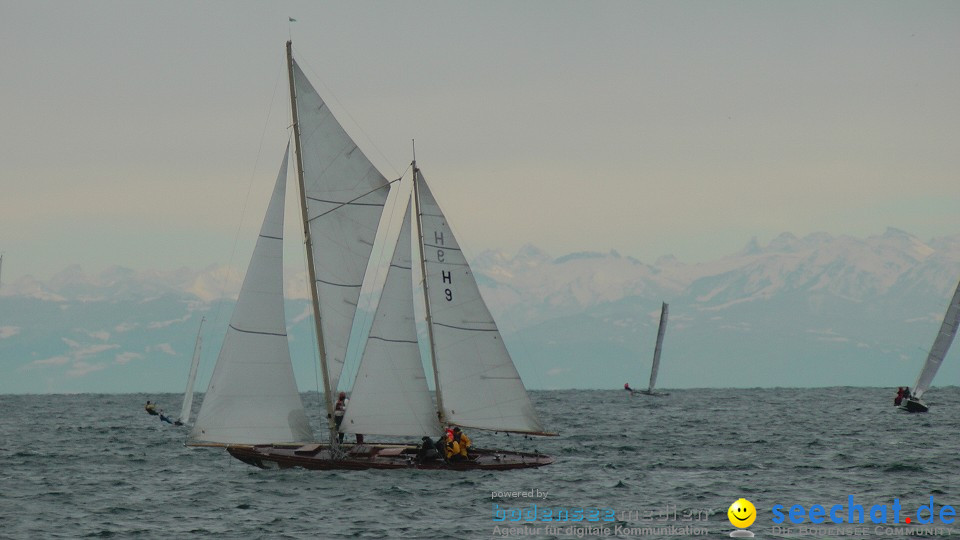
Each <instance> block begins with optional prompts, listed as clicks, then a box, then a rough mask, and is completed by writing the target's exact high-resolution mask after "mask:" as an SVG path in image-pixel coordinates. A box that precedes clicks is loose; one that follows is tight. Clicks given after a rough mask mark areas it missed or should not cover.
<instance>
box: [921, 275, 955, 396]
mask: <svg viewBox="0 0 960 540" xmlns="http://www.w3.org/2000/svg"><path fill="white" fill-rule="evenodd" d="M958 321H960V283H958V284H957V290H956V291H954V293H953V299H951V300H950V305H949V306H947V313H946V315H944V317H943V323H941V324H940V331H939V332H938V333H937V337H936V339H934V340H933V347H931V348H930V353H929V354H928V355H927V362H926V363H925V364H924V365H923V369H922V370H921V371H920V376H919V377H917V382H916V384H914V385H913V390H912V394H913V397H915V398H917V399H920V396H922V395H923V393H924V392H926V391H927V389H928V388H930V383H931V382H933V377H934V376H935V375H936V374H937V370H938V369H940V364H941V363H943V358H944V357H945V356H946V355H947V351H948V350H950V344H952V343H953V338H954V337H955V336H956V335H957V325H958Z"/></svg>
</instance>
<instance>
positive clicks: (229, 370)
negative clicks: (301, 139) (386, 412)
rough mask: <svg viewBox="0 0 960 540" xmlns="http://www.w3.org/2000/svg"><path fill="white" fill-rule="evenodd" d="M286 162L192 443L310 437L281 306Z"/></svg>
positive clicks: (284, 440) (225, 337) (257, 442)
mask: <svg viewBox="0 0 960 540" xmlns="http://www.w3.org/2000/svg"><path fill="white" fill-rule="evenodd" d="M288 153H289V148H288ZM286 158H287V156H286V155H284V160H283V165H282V166H281V168H280V174H279V175H278V176H277V183H276V187H275V188H274V190H273V196H272V197H271V199H270V204H269V206H268V207H267V214H266V216H265V217H264V220H263V226H262V227H261V229H260V236H259V238H258V239H257V244H256V247H255V248H254V251H253V255H252V256H251V258H250V265H249V266H248V267H247V274H246V277H245V278H244V280H243V286H242V287H241V289H240V295H239V297H238V298H237V305H236V307H235V309H234V312H233V317H232V318H231V319H230V326H229V327H228V328H227V334H226V336H224V338H223V346H222V347H221V348H220V355H219V357H218V358H217V364H216V367H214V370H213V375H212V377H211V378H210V385H209V387H208V388H207V392H206V394H205V395H204V398H203V405H202V406H201V407H200V412H199V414H198V415H197V421H196V424H195V425H194V427H193V430H192V431H191V434H190V436H191V439H192V440H193V442H212V443H225V444H231V443H234V444H259V443H275V442H301V441H309V440H312V439H313V433H312V431H311V429H310V424H309V422H308V421H307V416H306V413H305V412H304V410H303V404H302V402H301V401H300V394H299V392H298V390H297V383H296V381H295V380H294V376H293V366H292V364H291V362H290V349H289V345H288V344H287V332H286V321H285V318H284V309H283V203H284V193H285V189H284V186H285V182H286V176H287V159H286Z"/></svg>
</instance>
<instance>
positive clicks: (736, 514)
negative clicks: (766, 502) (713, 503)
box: [727, 497, 757, 538]
mask: <svg viewBox="0 0 960 540" xmlns="http://www.w3.org/2000/svg"><path fill="white" fill-rule="evenodd" d="M727 519H729V520H730V524H731V525H733V526H734V527H736V528H737V530H735V531H733V532H731V533H730V536H733V537H740V538H743V537H746V538H752V537H753V533H752V532H750V531H748V530H747V527H749V526H751V525H753V522H754V521H756V519H757V508H756V507H755V506H753V503H752V502H750V501H748V500H746V499H744V498H743V497H741V498H739V499H737V500H736V501H734V502H733V504H731V505H730V508H729V509H727Z"/></svg>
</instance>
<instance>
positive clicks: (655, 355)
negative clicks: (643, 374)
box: [639, 302, 670, 396]
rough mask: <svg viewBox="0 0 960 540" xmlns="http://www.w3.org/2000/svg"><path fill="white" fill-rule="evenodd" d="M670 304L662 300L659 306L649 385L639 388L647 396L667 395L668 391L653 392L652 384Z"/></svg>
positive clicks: (657, 369)
mask: <svg viewBox="0 0 960 540" xmlns="http://www.w3.org/2000/svg"><path fill="white" fill-rule="evenodd" d="M669 308H670V306H669V305H668V304H667V303H666V302H663V305H662V306H661V307H660V327H659V328H658V329H657V345H656V347H654V349H653V365H651V366H650V386H648V387H647V389H646V390H640V391H639V392H640V393H641V394H646V395H648V396H669V395H670V393H669V392H655V391H654V390H653V388H654V386H656V384H657V372H659V371H660V351H662V350H663V334H664V333H665V332H666V331H667V313H668V310H669Z"/></svg>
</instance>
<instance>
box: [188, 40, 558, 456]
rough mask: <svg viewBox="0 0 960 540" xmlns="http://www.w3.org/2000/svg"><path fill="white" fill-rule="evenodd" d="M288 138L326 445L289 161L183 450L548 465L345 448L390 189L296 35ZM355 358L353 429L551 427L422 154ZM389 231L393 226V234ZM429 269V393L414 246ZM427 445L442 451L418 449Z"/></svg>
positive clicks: (423, 432) (408, 431)
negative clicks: (313, 398)
mask: <svg viewBox="0 0 960 540" xmlns="http://www.w3.org/2000/svg"><path fill="white" fill-rule="evenodd" d="M287 62H288V71H289V78H290V97H291V109H292V113H293V137H294V146H295V150H296V156H297V163H298V167H297V180H298V184H299V187H300V190H299V195H300V210H301V217H302V220H303V224H304V234H305V242H304V243H305V248H306V251H307V270H308V275H309V279H310V286H311V299H312V304H313V311H314V321H315V323H316V336H317V341H318V342H317V345H318V349H319V353H320V364H321V373H322V376H323V389H322V391H323V394H324V398H325V405H326V410H327V425H328V430H329V443H326V444H324V443H317V442H313V441H314V438H313V432H312V430H311V428H310V425H309V422H308V421H307V417H306V413H305V412H304V409H303V405H302V403H301V400H300V395H299V393H298V390H297V386H296V381H295V380H294V377H293V370H292V364H291V361H290V352H289V347H288V344H287V336H286V328H285V318H284V311H283V278H282V273H283V265H282V245H283V242H282V238H283V200H284V179H285V178H286V162H287V160H286V158H285V159H284V162H283V163H284V164H283V166H282V167H281V170H280V174H279V175H278V177H277V182H276V186H275V188H274V193H273V197H272V198H271V201H270V204H269V206H268V209H267V215H266V216H265V218H264V223H263V227H262V228H261V231H260V237H259V239H258V240H257V245H256V248H255V249H254V253H253V256H252V257H251V261H250V266H249V267H248V269H247V274H246V277H245V278H244V282H243V286H242V287H241V290H240V295H239V297H238V299H237V305H236V308H235V311H234V313H233V317H232V318H231V321H230V325H229V327H228V330H227V335H226V337H225V338H224V343H223V346H222V348H221V350H220V355H219V357H218V359H217V364H216V367H215V368H214V372H213V376H212V378H211V380H210V385H209V387H208V389H207V393H206V395H205V396H204V400H203V404H202V406H201V408H200V412H199V414H198V416H197V420H196V424H195V426H194V428H193V430H192V432H191V435H190V441H188V445H192V446H225V447H226V448H227V450H228V451H229V452H230V454H231V455H233V456H234V457H236V458H238V459H240V460H242V461H244V462H246V463H249V464H251V465H256V466H258V467H264V468H270V467H303V468H307V469H371V468H383V469H386V468H421V469H457V470H470V469H516V468H529V467H540V466H543V465H548V464H550V463H552V462H553V458H551V457H549V456H545V455H542V454H539V453H536V452H533V453H527V452H514V451H505V450H485V449H471V452H470V455H469V457H468V458H467V459H463V460H456V461H446V460H444V459H422V458H424V457H427V456H425V455H423V454H425V452H424V453H421V452H420V451H418V448H417V447H416V446H413V445H411V444H405V443H379V444H360V443H358V444H355V445H351V444H341V443H338V430H337V425H336V423H335V422H333V421H332V420H333V418H334V412H335V403H334V401H335V396H336V394H337V386H338V382H339V380H340V378H341V375H342V370H343V365H344V358H345V356H346V350H347V343H348V342H349V340H350V334H351V331H352V324H353V320H354V316H355V313H356V309H357V303H358V299H359V296H360V289H361V286H362V284H363V282H364V279H365V271H366V268H367V263H368V261H369V259H370V254H371V250H372V248H373V244H374V239H375V238H374V237H375V235H376V231H377V228H378V223H379V221H380V220H381V216H382V214H384V212H383V209H384V206H385V203H386V200H387V192H388V189H389V186H390V185H391V184H393V183H394V182H396V181H394V182H389V181H387V179H386V178H385V177H384V176H383V175H382V174H380V172H379V171H377V169H376V168H375V167H374V166H373V165H372V164H371V163H370V161H369V160H368V159H367V158H366V156H365V155H364V154H363V152H362V151H361V150H360V149H359V148H358V147H357V145H356V143H354V142H353V140H352V139H351V138H350V137H349V135H347V133H346V132H345V131H344V129H343V128H342V127H341V126H340V124H339V123H338V122H337V120H336V118H334V117H333V115H332V114H331V112H330V110H329V108H328V107H327V106H326V104H325V103H324V101H323V100H322V99H321V98H320V96H319V95H318V94H317V92H316V90H315V89H314V88H313V86H312V85H311V84H310V83H309V81H308V80H307V78H306V76H305V75H304V74H303V72H302V71H301V69H300V67H299V66H298V65H297V63H296V62H295V61H294V60H293V55H292V51H291V44H290V42H287ZM411 192H412V194H411V197H410V200H409V201H408V202H407V204H406V212H405V219H404V222H403V226H402V227H401V231H400V233H399V234H398V238H397V242H396V247H395V249H394V254H393V258H392V260H391V262H390V266H389V269H388V270H387V273H386V281H385V283H384V286H383V290H382V293H381V299H380V302H379V304H378V307H377V310H376V313H375V315H374V322H373V324H372V327H371V329H370V332H369V335H368V337H367V344H366V347H365V348H364V353H363V356H362V358H361V361H360V366H359V367H358V373H357V378H356V382H355V384H354V386H353V390H352V395H351V399H350V401H349V405H348V406H347V407H346V412H345V414H344V416H343V420H342V422H341V424H340V426H341V427H340V431H342V432H343V433H356V434H360V433H362V434H365V435H385V436H396V437H424V438H425V437H433V436H439V435H441V434H442V433H443V428H444V427H445V426H448V425H450V426H460V427H463V428H472V429H481V430H495V431H506V432H516V433H525V434H532V435H551V434H550V433H546V432H545V430H544V429H543V427H542V426H541V424H540V421H539V419H538V418H537V414H536V412H535V410H534V408H533V404H532V403H531V401H530V398H529V396H528V395H527V392H526V389H525V388H524V386H523V382H522V381H521V380H520V376H519V374H518V373H517V369H516V367H515V366H514V364H513V361H512V360H511V358H510V355H509V353H508V352H507V349H506V347H505V346H504V344H503V338H502V337H501V335H500V332H499V330H498V329H497V326H496V323H495V322H494V321H493V318H492V316H491V315H490V312H489V310H488V309H487V307H486V304H485V303H484V301H483V299H482V298H481V297H480V293H479V289H478V287H477V283H476V280H475V279H474V277H473V275H472V272H471V270H470V267H469V265H468V264H467V261H466V259H465V257H464V255H463V253H462V252H461V250H460V246H459V244H458V243H457V240H456V238H455V237H454V236H453V232H452V230H451V229H450V228H449V225H448V222H447V219H446V218H445V217H444V214H443V212H442V211H441V209H440V207H439V205H438V204H437V202H436V199H435V198H434V197H433V195H432V193H431V192H430V189H429V188H428V187H427V184H426V181H425V180H424V178H423V175H422V173H421V172H420V170H419V169H418V168H417V167H416V162H414V163H413V189H412V190H411ZM384 229H385V228H384ZM414 231H416V237H415V238H416V239H417V242H416V244H417V246H416V247H417V252H416V260H417V262H418V264H419V266H420V270H421V275H422V276H423V280H424V281H423V287H422V289H423V294H424V299H423V300H424V303H425V311H426V324H427V330H428V334H429V344H430V347H429V358H430V364H431V366H432V368H433V377H434V383H435V388H436V393H435V398H436V399H435V401H434V395H433V394H432V393H431V392H430V391H429V389H428V387H427V383H426V374H425V372H424V369H423V363H422V361H421V359H420V349H419V346H418V342H417V334H416V320H415V318H414V312H415V311H414V299H413V298H414V295H413V290H414V289H413V282H412V265H413V262H412V253H411V244H412V243H413V238H414V236H413V234H414ZM422 449H423V450H432V449H433V447H432V446H431V447H430V448H427V447H426V445H424V446H423V448H422Z"/></svg>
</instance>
